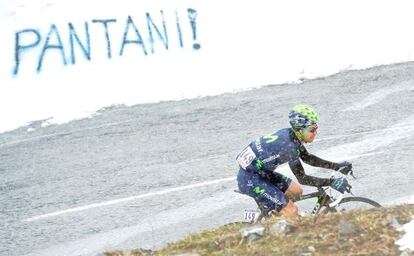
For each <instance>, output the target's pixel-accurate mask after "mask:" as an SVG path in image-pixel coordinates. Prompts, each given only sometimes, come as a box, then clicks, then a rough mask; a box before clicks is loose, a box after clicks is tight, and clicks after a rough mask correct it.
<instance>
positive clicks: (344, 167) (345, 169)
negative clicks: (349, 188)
mask: <svg viewBox="0 0 414 256" xmlns="http://www.w3.org/2000/svg"><path fill="white" fill-rule="evenodd" d="M335 171H338V172H340V173H342V174H345V175H347V174H348V173H349V172H351V171H352V164H351V163H350V162H347V161H343V162H339V163H336V166H335Z"/></svg>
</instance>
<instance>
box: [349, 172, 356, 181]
mask: <svg viewBox="0 0 414 256" xmlns="http://www.w3.org/2000/svg"><path fill="white" fill-rule="evenodd" d="M349 175H351V177H352V178H354V179H355V180H356V179H357V177H355V175H354V171H350V172H349Z"/></svg>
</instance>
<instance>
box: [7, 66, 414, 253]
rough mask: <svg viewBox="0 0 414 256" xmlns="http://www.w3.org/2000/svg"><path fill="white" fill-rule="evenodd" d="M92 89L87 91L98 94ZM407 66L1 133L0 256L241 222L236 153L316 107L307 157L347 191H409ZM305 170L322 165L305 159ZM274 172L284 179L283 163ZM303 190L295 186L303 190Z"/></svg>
mask: <svg viewBox="0 0 414 256" xmlns="http://www.w3.org/2000/svg"><path fill="white" fill-rule="evenodd" d="M97 97H98V95H97ZM413 99H414V63H404V64H398V65H391V66H380V67H376V68H372V69H367V70H361V71H345V72H342V73H339V74H336V75H333V76H330V77H327V78H321V79H315V80H308V81H304V82H303V83H301V84H283V85H271V86H265V87H262V88H259V89H254V90H250V91H243V92H237V93H229V94H223V95H219V96H212V97H203V98H197V99H191V100H182V101H171V102H161V103H156V104H145V105H136V106H132V107H127V106H112V107H108V108H105V109H102V110H101V111H99V112H98V113H97V115H96V116H95V117H93V118H89V119H83V120H76V121H73V122H70V123H67V124H63V125H52V126H48V127H43V128H41V127H40V126H39V124H40V122H34V123H33V124H32V125H31V128H34V131H31V132H27V129H28V128H29V127H22V128H20V129H17V130H14V131H11V132H7V133H3V134H0V175H1V177H2V178H1V180H0V192H1V193H0V219H1V225H2V228H1V229H0V255H25V254H28V255H96V254H98V253H100V252H103V251H105V250H109V249H126V248H137V247H141V248H158V247H160V246H163V245H165V244H166V243H167V242H168V241H173V240H176V239H179V238H181V237H183V236H185V235H187V234H189V233H191V232H196V231H199V230H202V229H209V228H214V227H217V226H219V225H222V224H225V223H228V222H231V221H237V220H240V218H241V216H242V212H243V210H244V209H245V208H251V207H253V206H254V203H253V202H252V200H250V199H249V198H247V197H245V196H242V195H239V194H236V193H234V192H233V189H235V188H236V182H235V175H236V172H237V165H236V163H235V161H234V158H235V156H236V155H237V153H238V152H239V151H240V150H241V149H242V148H243V147H244V146H245V145H246V144H247V143H249V142H250V141H251V140H254V139H256V138H257V137H258V136H260V135H262V134H265V133H269V132H272V131H274V130H277V129H279V128H283V127H287V125H288V122H287V113H288V111H289V108H290V107H292V106H293V105H295V104H297V103H305V104H309V105H312V106H314V108H315V109H316V110H317V111H318V112H319V115H320V119H321V120H320V123H319V127H320V129H319V134H318V138H317V140H316V141H315V142H314V143H312V144H310V145H308V146H307V148H308V150H309V151H311V152H312V153H314V154H316V155H318V156H320V157H323V158H326V159H330V160H335V161H336V160H343V159H348V160H350V161H352V162H353V164H354V169H355V173H356V175H357V176H358V179H357V180H355V181H351V182H352V185H353V188H354V193H355V194H357V195H359V196H367V197H370V198H372V199H374V200H376V201H378V202H380V203H383V204H392V203H395V202H397V201H401V200H403V199H404V198H406V197H409V196H412V195H414V186H413V185H412V184H413V182H414V168H413V166H414V165H413V162H412V159H413V156H414V153H413V148H414V142H413V141H414V140H413V138H414V137H413V136H414V112H413V108H414V100H413ZM305 168H306V170H307V171H308V172H309V173H312V174H314V175H318V176H327V175H329V174H330V172H329V171H328V172H327V171H324V170H320V169H316V168H310V167H308V166H306V167H305ZM280 171H281V172H283V173H285V174H287V175H289V176H292V174H291V173H290V171H289V170H288V168H287V167H286V166H281V167H280ZM308 190H309V191H310V190H311V188H305V191H308Z"/></svg>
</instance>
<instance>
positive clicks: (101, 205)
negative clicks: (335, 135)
mask: <svg viewBox="0 0 414 256" xmlns="http://www.w3.org/2000/svg"><path fill="white" fill-rule="evenodd" d="M379 153H382V152H371V153H365V154H359V155H352V156H348V157H343V159H344V160H345V159H347V160H351V159H355V158H359V157H364V156H370V155H375V154H379ZM341 159H342V158H341ZM336 160H337V161H338V160H340V159H336ZM234 180H236V176H233V177H227V178H223V179H218V180H211V181H205V182H200V183H195V184H190V185H186V186H181V187H175V188H170V189H165V190H162V191H157V192H152V193H147V194H142V195H136V196H130V197H125V198H119V199H114V200H110V201H105V202H100V203H95V204H89V205H84V206H79V207H75V208H70V209H66V210H62V211H56V212H51V213H47V214H43V215H38V216H34V217H31V218H27V219H24V220H23V221H25V222H31V221H36V220H40V219H45V218H49V217H54V216H59V215H63V214H67V213H73V212H80V211H85V210H89V209H93V208H98V207H103V206H109V205H114V204H119V203H125V202H128V201H133V200H138V199H142V198H146V197H151V196H159V195H164V194H168V193H172V192H178V191H183V190H187V189H192V188H198V187H204V186H209V185H213V184H217V183H222V182H228V181H234Z"/></svg>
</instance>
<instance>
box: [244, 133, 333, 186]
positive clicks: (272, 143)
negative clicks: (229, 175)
mask: <svg viewBox="0 0 414 256" xmlns="http://www.w3.org/2000/svg"><path fill="white" fill-rule="evenodd" d="M236 159H237V161H238V163H239V165H240V167H241V169H243V170H245V171H247V172H251V173H257V174H259V175H260V176H262V177H266V174H267V173H271V172H273V171H274V170H275V169H276V168H277V167H278V166H279V165H281V164H284V163H289V167H290V169H291V170H292V172H293V174H294V175H295V176H296V178H297V179H298V181H299V183H301V184H304V185H311V186H329V184H330V179H323V178H317V177H313V176H309V175H306V174H305V171H304V169H303V166H302V164H301V162H300V159H302V161H304V162H305V163H307V164H309V165H312V166H316V167H323V168H329V169H335V163H333V162H330V161H326V160H323V159H321V158H319V157H317V156H315V155H312V154H310V153H309V152H308V151H307V150H306V148H305V147H304V145H303V144H302V143H301V142H300V141H299V140H298V139H297V138H296V136H295V134H294V132H293V130H292V129H290V128H284V129H281V130H279V131H277V132H274V133H272V134H268V135H265V136H262V137H260V138H258V139H257V140H255V141H253V142H251V143H250V144H249V145H248V146H247V147H246V148H245V149H244V150H243V151H242V152H241V153H240V154H239V155H238V156H237V158H236Z"/></svg>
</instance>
